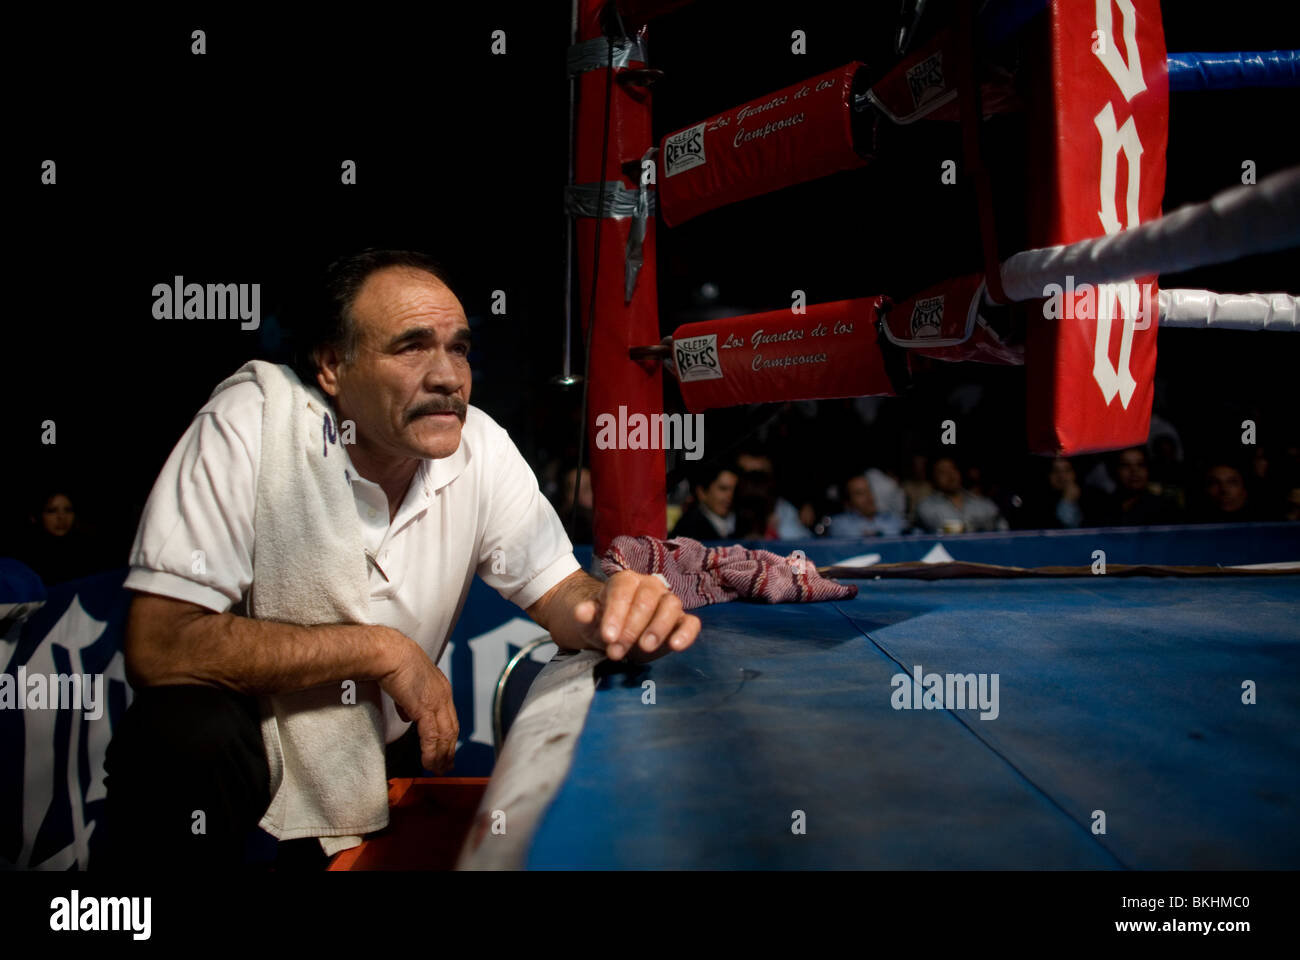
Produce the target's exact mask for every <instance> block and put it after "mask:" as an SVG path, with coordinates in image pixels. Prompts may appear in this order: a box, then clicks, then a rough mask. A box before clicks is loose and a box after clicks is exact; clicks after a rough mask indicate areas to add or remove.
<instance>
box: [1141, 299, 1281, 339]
mask: <svg viewBox="0 0 1300 960" xmlns="http://www.w3.org/2000/svg"><path fill="white" fill-rule="evenodd" d="M1160 326H1162V327H1195V328H1199V329H1208V330H1285V331H1288V332H1291V333H1295V332H1300V307H1297V305H1296V298H1295V297H1293V296H1291V294H1289V293H1212V292H1210V291H1209V290H1161V291H1160Z"/></svg>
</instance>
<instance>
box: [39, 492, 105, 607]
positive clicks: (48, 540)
mask: <svg viewBox="0 0 1300 960" xmlns="http://www.w3.org/2000/svg"><path fill="white" fill-rule="evenodd" d="M28 520H29V525H28V529H27V535H26V537H25V542H24V543H22V544H21V546H20V548H19V552H18V559H19V560H21V561H22V562H23V563H25V564H27V566H29V567H31V568H32V569H33V570H35V571H36V573H37V574H38V575H39V576H40V578H41V579H42V580H43V581H45V584H46V586H50V585H53V584H56V583H65V582H66V581H68V580H77V579H79V578H81V577H87V576H90V575H91V574H92V573H98V572H100V571H101V570H107V569H111V568H112V567H113V566H114V564H112V563H106V562H105V558H104V557H102V556H101V555H100V551H99V550H98V549H97V548H96V545H95V543H94V542H93V541H92V540H91V539H90V537H88V536H87V535H86V533H85V531H84V530H83V529H82V528H81V527H80V526H79V525H78V523H77V511H76V509H75V508H74V506H73V503H72V497H70V496H69V495H68V493H66V492H65V491H64V490H61V489H52V490H48V491H47V492H46V493H45V494H44V495H43V496H41V497H40V499H39V500H38V501H37V503H36V505H35V509H34V510H33V511H32V515H31V516H30V517H29V518H28ZM116 565H117V566H126V557H122V558H121V562H120V563H118V564H116Z"/></svg>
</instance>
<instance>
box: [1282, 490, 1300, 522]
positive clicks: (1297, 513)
mask: <svg viewBox="0 0 1300 960" xmlns="http://www.w3.org/2000/svg"><path fill="white" fill-rule="evenodd" d="M1282 519H1283V520H1290V521H1292V522H1295V521H1300V483H1297V484H1296V485H1295V486H1293V487H1292V488H1291V490H1290V491H1289V492H1288V493H1287V495H1286V502H1285V503H1283V504H1282Z"/></svg>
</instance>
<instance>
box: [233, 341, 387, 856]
mask: <svg viewBox="0 0 1300 960" xmlns="http://www.w3.org/2000/svg"><path fill="white" fill-rule="evenodd" d="M250 379H251V380H256V381H257V382H258V383H259V384H260V385H261V388H262V392H263V394H264V395H265V397H266V406H265V409H264V411H263V414H262V456H261V463H260V466H259V469H258V480H257V506H256V513H255V514H254V519H253V528H254V546H253V585H252V587H251V588H250V592H249V598H248V600H249V604H248V610H249V613H250V615H251V616H253V617H254V618H256V619H259V620H278V621H281V622H286V623H298V624H304V625H313V624H322V623H370V622H372V621H371V619H370V599H369V587H368V583H367V577H368V572H367V568H366V559H365V548H364V546H363V544H362V539H361V521H360V519H359V518H358V516H357V510H356V502H355V500H354V499H353V495H352V490H351V485H350V483H349V482H348V479H347V477H345V476H344V469H345V466H346V458H345V457H344V455H343V448H342V446H340V444H339V428H338V424H337V422H336V419H335V414H334V411H333V409H332V408H331V407H330V406H329V404H328V403H327V402H326V401H325V398H324V396H323V395H322V394H321V392H320V391H319V390H318V389H317V388H316V387H315V386H314V385H313V386H306V385H304V384H303V383H302V382H301V381H300V380H299V379H298V377H297V376H296V375H295V374H294V373H293V371H292V370H291V369H290V368H289V367H286V366H282V365H277V364H272V363H267V362H266V361H263V360H252V361H250V362H249V363H246V364H245V365H244V366H242V367H240V369H239V370H238V371H236V372H235V373H234V374H232V375H231V376H230V377H228V378H226V379H225V380H223V381H222V382H221V383H220V384H218V386H217V388H216V390H214V391H213V396H216V394H218V393H220V392H221V391H222V390H224V389H226V388H227V387H230V386H233V385H234V384H236V383H241V382H243V381H245V380H250ZM349 699H350V698H349ZM261 706H262V739H263V741H264V743H265V745H266V753H267V759H268V762H269V764H270V768H271V795H272V800H271V805H270V807H269V808H268V809H267V811H266V815H265V816H264V817H263V818H262V821H261V823H260V826H261V827H262V828H263V829H264V830H266V831H267V832H268V833H270V834H272V835H273V836H275V837H277V838H278V839H281V840H292V839H296V838H299V837H320V838H321V846H322V847H323V848H324V850H325V852H326V853H327V854H333V853H335V852H337V851H339V850H344V849H347V848H348V847H352V846H356V845H357V844H358V843H360V842H361V835H362V834H366V833H371V832H373V831H375V830H380V829H383V828H384V827H385V826H387V825H388V785H387V773H386V769H385V765H384V731H383V713H382V709H381V700H380V689H379V684H378V683H376V682H375V681H373V680H370V681H362V680H358V681H357V682H356V702H355V704H352V703H345V702H344V688H343V685H342V683H341V682H340V683H335V684H327V685H325V686H322V687H316V688H313V689H311V690H303V691H300V692H297V693H289V694H276V695H272V696H264V697H262V698H261Z"/></svg>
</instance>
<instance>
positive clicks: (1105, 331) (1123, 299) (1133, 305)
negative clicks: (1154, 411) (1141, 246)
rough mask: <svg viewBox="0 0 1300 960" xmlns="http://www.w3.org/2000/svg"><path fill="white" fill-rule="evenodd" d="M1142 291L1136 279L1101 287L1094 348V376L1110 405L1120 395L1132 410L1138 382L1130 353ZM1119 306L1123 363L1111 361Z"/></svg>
mask: <svg viewBox="0 0 1300 960" xmlns="http://www.w3.org/2000/svg"><path fill="white" fill-rule="evenodd" d="M1141 296H1142V291H1141V290H1139V289H1138V285H1137V284H1136V283H1134V282H1133V281H1132V280H1130V281H1128V282H1127V283H1103V284H1101V285H1100V286H1099V287H1098V288H1097V339H1096V342H1095V345H1094V349H1093V360H1092V378H1093V379H1094V380H1096V381H1097V385H1098V386H1099V387H1101V395H1102V396H1103V397H1105V398H1106V406H1110V402H1111V401H1112V400H1114V399H1115V394H1117V393H1118V394H1119V402H1120V403H1121V404H1122V405H1123V407H1124V409H1125V410H1127V409H1128V402H1129V401H1130V400H1132V399H1133V391H1135V390H1136V389H1137V381H1136V380H1134V379H1133V374H1132V372H1131V371H1130V370H1129V356H1130V355H1131V354H1132V352H1133V317H1134V316H1135V315H1136V311H1137V309H1138V300H1139V299H1141ZM1114 306H1118V307H1119V313H1120V317H1121V322H1122V323H1123V324H1124V326H1123V328H1122V332H1121V333H1120V340H1119V363H1117V364H1115V365H1112V364H1111V362H1110V322H1111V320H1112V319H1114V317H1113V316H1112V313H1111V308H1112V307H1114Z"/></svg>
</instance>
